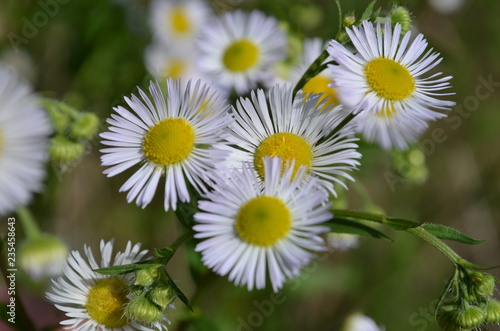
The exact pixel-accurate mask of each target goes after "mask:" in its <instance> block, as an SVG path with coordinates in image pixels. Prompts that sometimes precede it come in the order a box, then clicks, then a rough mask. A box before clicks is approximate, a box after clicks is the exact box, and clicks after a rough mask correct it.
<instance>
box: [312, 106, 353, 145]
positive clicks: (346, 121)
mask: <svg viewBox="0 0 500 331" xmlns="http://www.w3.org/2000/svg"><path fill="white" fill-rule="evenodd" d="M356 115H357V114H354V113H349V115H347V116H346V117H344V119H343V120H342V122H340V123H339V125H337V126H336V127H335V128H334V129H333V130H332V132H330V134H329V135H328V136H326V137H323V138H321V139H320V140H319V141H318V143H317V144H318V145H319V144H321V143H323V142H325V141H328V140H329V139H331V138H333V137H334V136H335V135H336V134H337V133H339V131H340V130H342V129H343V128H344V127H345V126H346V125H347V124H349V122H350V121H352V120H353V119H354V117H356Z"/></svg>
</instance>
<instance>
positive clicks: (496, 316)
mask: <svg viewBox="0 0 500 331" xmlns="http://www.w3.org/2000/svg"><path fill="white" fill-rule="evenodd" d="M483 310H484V312H485V316H484V323H486V324H498V323H500V301H498V300H488V301H487V302H486V304H485V305H484V306H483Z"/></svg>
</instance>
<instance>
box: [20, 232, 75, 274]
mask: <svg viewBox="0 0 500 331" xmlns="http://www.w3.org/2000/svg"><path fill="white" fill-rule="evenodd" d="M18 253H19V265H20V266H21V268H22V269H23V270H24V271H25V272H26V273H27V274H29V275H30V277H31V278H33V279H35V280H38V279H41V278H43V277H53V276H59V275H60V274H61V273H62V271H63V269H64V266H65V264H66V258H67V256H68V247H67V246H66V245H65V244H64V243H63V242H62V241H60V240H59V239H58V238H56V237H54V236H51V235H48V234H41V235H39V236H36V237H32V238H28V239H26V240H25V241H23V242H22V244H21V245H20V247H19V252H18Z"/></svg>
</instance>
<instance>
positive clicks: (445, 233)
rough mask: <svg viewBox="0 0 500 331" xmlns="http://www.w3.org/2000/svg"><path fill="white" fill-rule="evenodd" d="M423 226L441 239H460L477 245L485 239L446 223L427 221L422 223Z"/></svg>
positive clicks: (462, 241) (465, 242) (459, 240)
mask: <svg viewBox="0 0 500 331" xmlns="http://www.w3.org/2000/svg"><path fill="white" fill-rule="evenodd" d="M422 227H423V228H424V229H425V230H427V232H429V233H431V234H433V235H434V236H436V237H438V238H439V239H445V240H453V241H458V242H461V243H464V244H468V245H477V244H480V243H482V242H483V241H484V240H477V239H474V238H471V237H469V236H468V235H466V234H464V233H462V232H460V231H458V230H457V229H454V228H451V227H449V226H446V225H441V224H430V223H425V224H422Z"/></svg>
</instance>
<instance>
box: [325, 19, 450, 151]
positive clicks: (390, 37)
mask: <svg viewBox="0 0 500 331" xmlns="http://www.w3.org/2000/svg"><path fill="white" fill-rule="evenodd" d="M347 34H348V35H349V37H350V38H351V41H352V43H353V45H354V47H355V48H356V51H357V53H356V54H352V53H351V52H350V51H349V50H348V49H346V48H345V47H344V46H342V45H340V44H339V43H338V42H337V41H331V42H330V46H329V47H328V51H329V53H330V55H331V56H332V58H333V59H334V60H335V61H336V62H337V63H338V64H339V65H338V66H330V70H331V71H332V73H333V77H334V79H335V83H334V84H335V86H336V87H337V91H338V95H339V99H340V101H341V103H342V104H344V105H345V106H347V107H348V108H353V109H354V111H355V112H359V111H363V112H362V113H361V115H360V116H359V118H358V119H357V120H356V125H357V126H358V130H359V131H360V132H362V133H363V134H364V136H365V137H366V138H367V140H369V141H377V142H378V143H380V144H381V145H382V146H383V147H384V148H385V149H389V148H392V147H396V148H399V149H404V148H406V147H407V142H413V141H415V140H416V139H417V138H418V137H419V136H420V135H421V134H422V132H423V131H424V130H425V129H426V128H427V127H428V122H429V121H432V120H436V119H439V118H442V117H445V116H446V115H445V114H443V113H440V112H437V111H435V110H450V108H451V107H452V106H453V105H454V104H455V103H454V102H452V101H448V100H441V99H438V97H442V96H448V95H450V94H452V93H443V92H441V91H442V90H445V89H448V88H450V84H449V80H450V79H451V76H446V77H442V76H441V73H436V74H433V75H430V76H429V75H426V74H427V73H428V72H429V71H430V70H431V69H432V68H434V67H435V66H436V65H437V64H438V63H439V62H441V58H440V57H439V54H438V53H435V52H434V53H433V52H432V49H430V50H428V51H426V48H427V41H426V40H425V39H424V37H423V35H422V34H419V35H418V36H417V37H416V38H415V39H414V40H413V41H412V42H410V35H411V32H408V33H406V34H405V35H404V37H403V38H402V39H401V37H400V35H401V25H400V24H396V26H395V28H394V31H392V29H391V25H390V23H388V22H387V23H386V24H385V26H382V25H381V24H380V23H378V24H377V26H376V28H374V27H373V24H372V23H370V22H367V21H364V22H363V25H362V27H359V28H357V27H353V28H352V30H351V29H347Z"/></svg>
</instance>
